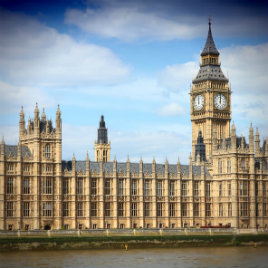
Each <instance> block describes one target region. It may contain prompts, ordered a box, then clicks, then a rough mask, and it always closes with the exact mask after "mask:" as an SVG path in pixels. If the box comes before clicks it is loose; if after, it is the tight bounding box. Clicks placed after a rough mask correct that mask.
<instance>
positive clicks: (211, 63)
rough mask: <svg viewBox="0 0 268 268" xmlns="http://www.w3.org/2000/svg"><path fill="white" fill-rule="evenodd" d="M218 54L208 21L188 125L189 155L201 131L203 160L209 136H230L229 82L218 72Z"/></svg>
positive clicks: (208, 144)
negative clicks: (190, 127) (190, 141)
mask: <svg viewBox="0 0 268 268" xmlns="http://www.w3.org/2000/svg"><path fill="white" fill-rule="evenodd" d="M219 56H220V53H219V51H218V49H217V48H216V45H215V43H214V40H213V37H212V31H211V22H210V21H209V29H208V35H207V40H206V43H205V46H204V49H203V51H202V52H201V63H200V69H199V71H198V73H197V75H196V77H195V78H194V79H193V81H192V88H191V92H190V96H191V122H192V152H193V155H195V147H196V146H195V145H196V142H197V138H198V133H199V131H201V133H202V135H203V138H204V144H205V146H206V159H209V158H210V155H211V153H212V138H213V133H215V134H216V138H217V141H218V142H219V141H220V140H222V139H223V138H229V137H230V121H231V90H230V88H229V81H228V79H227V78H226V77H225V75H224V74H223V72H222V70H221V64H220V59H219Z"/></svg>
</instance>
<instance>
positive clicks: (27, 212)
mask: <svg viewBox="0 0 268 268" xmlns="http://www.w3.org/2000/svg"><path fill="white" fill-rule="evenodd" d="M23 216H24V217H29V216H30V202H24V203H23Z"/></svg>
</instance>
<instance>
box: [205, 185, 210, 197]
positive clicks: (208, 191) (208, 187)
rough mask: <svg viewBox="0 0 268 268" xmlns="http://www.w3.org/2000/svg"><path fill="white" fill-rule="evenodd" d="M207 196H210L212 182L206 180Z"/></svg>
mask: <svg viewBox="0 0 268 268" xmlns="http://www.w3.org/2000/svg"><path fill="white" fill-rule="evenodd" d="M206 197H210V182H206Z"/></svg>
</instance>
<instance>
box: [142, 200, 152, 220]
mask: <svg viewBox="0 0 268 268" xmlns="http://www.w3.org/2000/svg"><path fill="white" fill-rule="evenodd" d="M150 212H151V211H150V203H149V202H145V203H144V216H145V217H150Z"/></svg>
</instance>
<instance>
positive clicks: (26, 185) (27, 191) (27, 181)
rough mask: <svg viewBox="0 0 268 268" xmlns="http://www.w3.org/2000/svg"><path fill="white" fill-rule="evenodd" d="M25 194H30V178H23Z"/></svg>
mask: <svg viewBox="0 0 268 268" xmlns="http://www.w3.org/2000/svg"><path fill="white" fill-rule="evenodd" d="M23 194H30V179H29V178H24V180H23Z"/></svg>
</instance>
